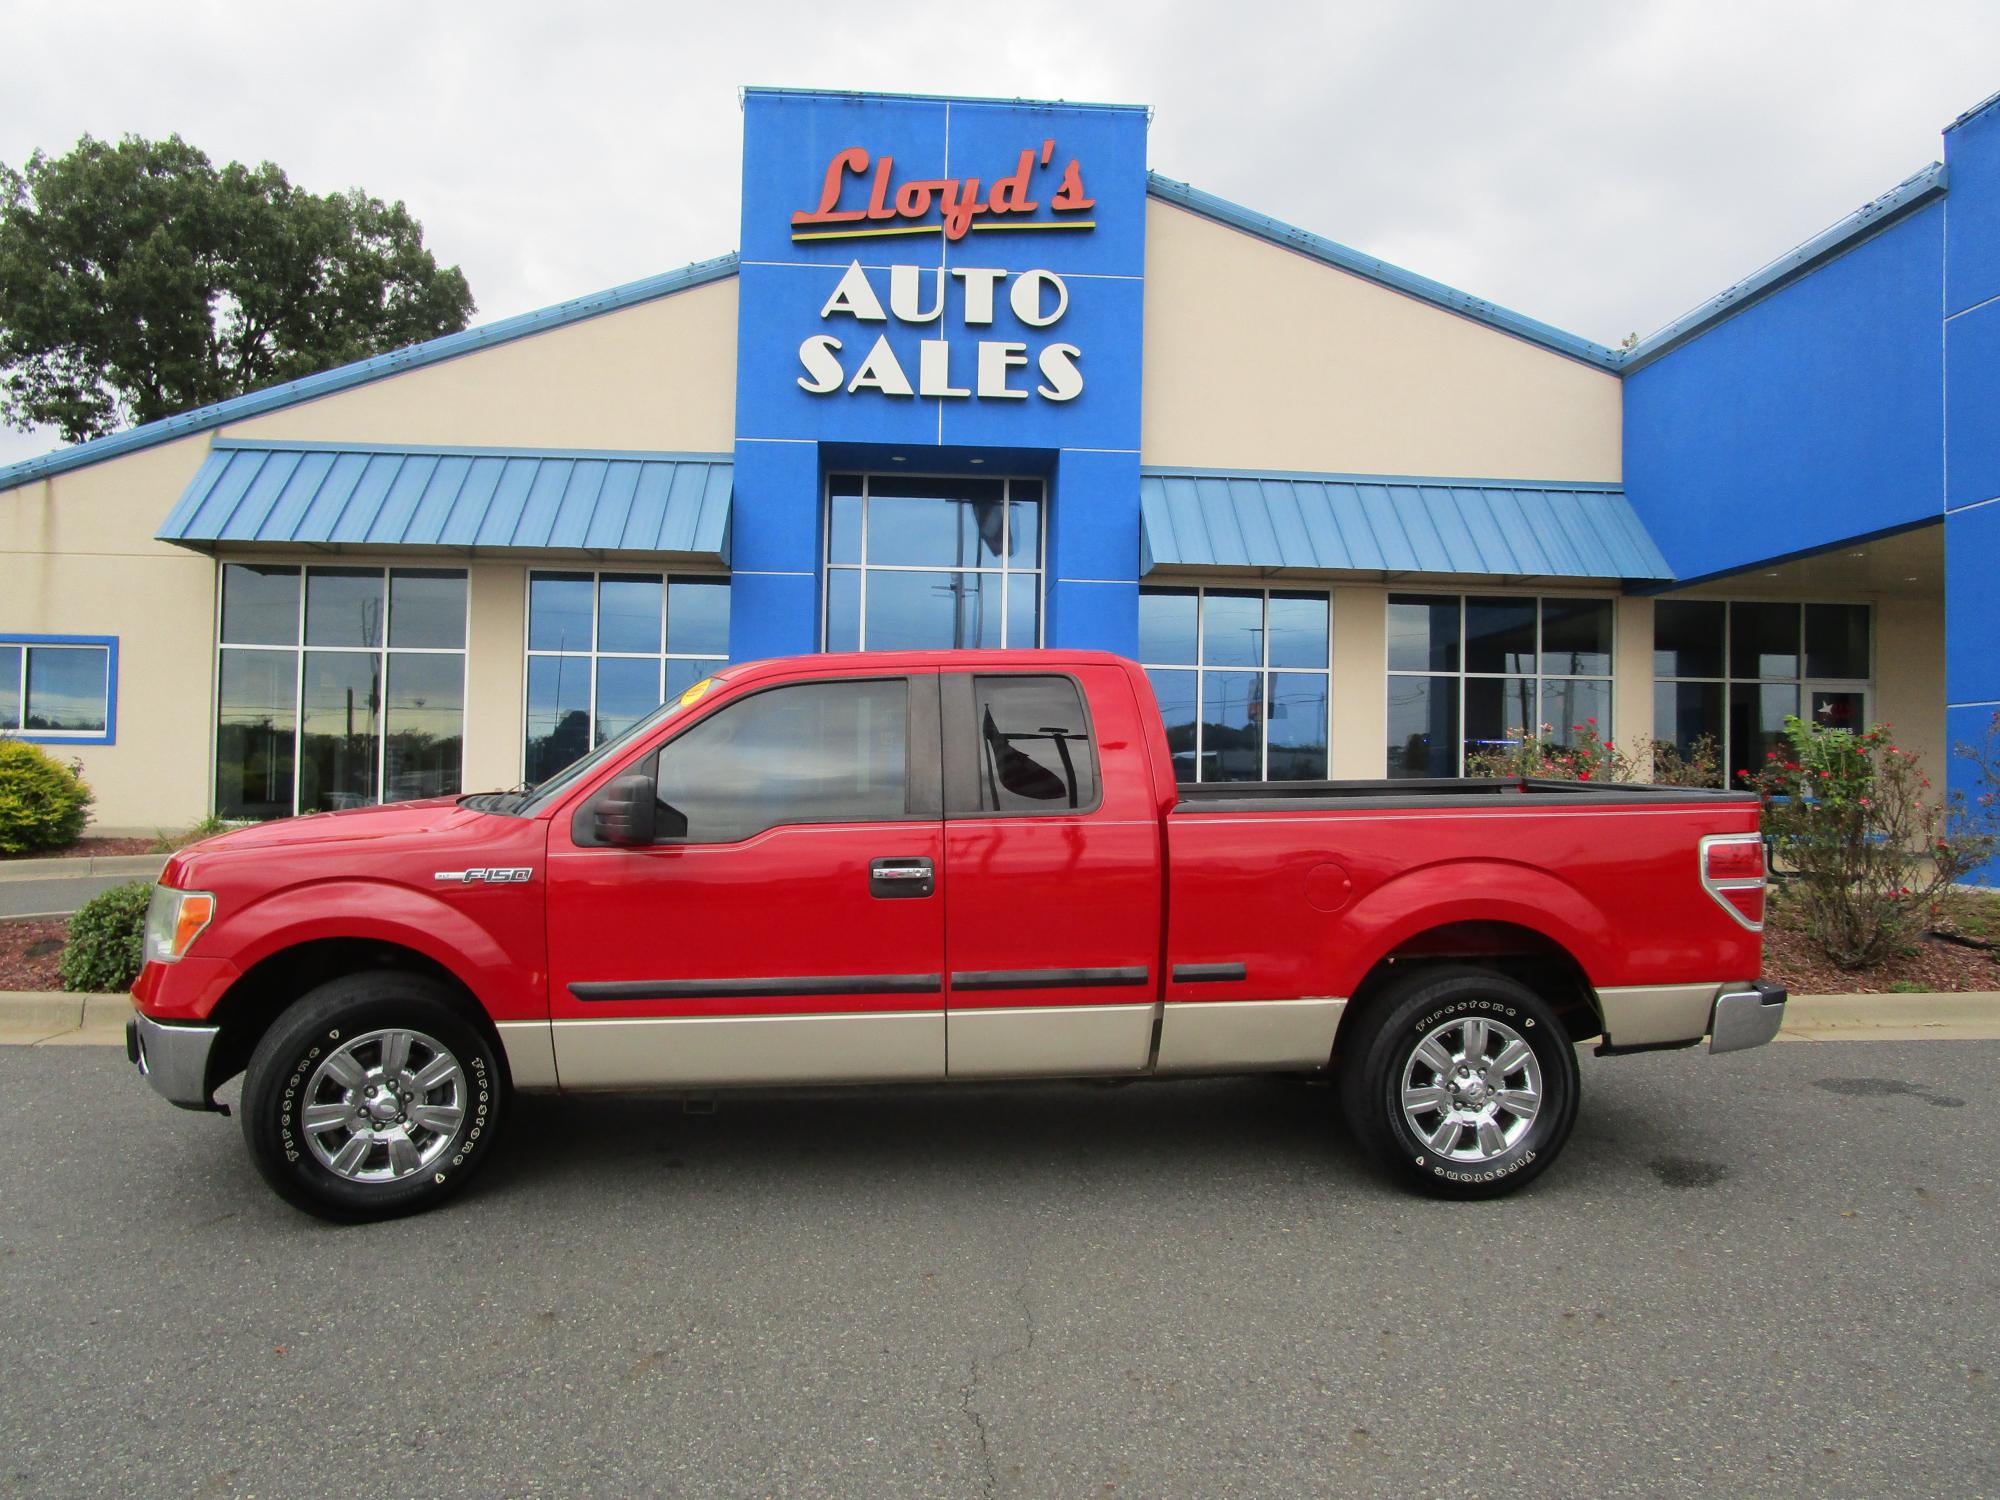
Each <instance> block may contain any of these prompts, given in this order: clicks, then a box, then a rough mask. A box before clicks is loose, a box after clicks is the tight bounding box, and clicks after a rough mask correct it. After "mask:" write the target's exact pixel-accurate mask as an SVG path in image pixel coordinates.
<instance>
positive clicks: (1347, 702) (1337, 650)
mask: <svg viewBox="0 0 2000 1500" xmlns="http://www.w3.org/2000/svg"><path fill="white" fill-rule="evenodd" d="M1388 668H1389V590H1388V589H1386V588H1377V587H1374V586H1372V585H1368V584H1341V585H1339V586H1337V587H1336V588H1335V589H1334V591H1333V738H1332V740H1331V741H1330V742H1329V747H1328V748H1329V751H1330V758H1331V760H1332V767H1331V771H1330V774H1331V775H1332V776H1333V777H1334V779H1336V780H1364V781H1372V780H1376V779H1378V778H1379V777H1381V776H1382V775H1383V773H1384V772H1385V771H1386V770H1387V768H1388V763H1389V750H1388V743H1389V679H1388V675H1387V674H1388Z"/></svg>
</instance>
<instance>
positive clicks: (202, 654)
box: [0, 437, 215, 832]
mask: <svg viewBox="0 0 2000 1500" xmlns="http://www.w3.org/2000/svg"><path fill="white" fill-rule="evenodd" d="M207 451H208V441H207V439H206V438H205V437H193V438H184V439H182V440H180V441H179V442H174V443H167V444H163V445H161V446H160V447H157V448H148V449H145V450H143V451H141V452H138V453H134V454H131V455H129V456H128V457H125V458H122V459H115V460H111V461H108V462H106V463H101V464H93V465H91V466H90V467H88V468H83V469H74V470H71V471H70V472H69V473H67V474H58V475H56V476H55V477H53V478H51V479H45V480H37V481H35V482H34V483H31V484H26V485H21V486H19V487H17V488H15V489H11V490H6V491H0V631H9V630H19V631H26V632H32V633H34V634H38V635H109V636H116V637H118V652H119V661H118V742H117V743H116V744H115V745H76V746H68V745H50V746H49V747H48V749H49V751H50V753H51V754H54V755H58V756H61V757H63V758H64V759H66V760H67V759H70V758H72V757H73V758H75V759H77V760H80V761H82V762H83V772H84V777H85V779H86V780H88V781H89V783H90V785H91V787H92V789H93V790H94V791H95V792H96V793H97V805H96V807H95V808H94V809H93V812H94V815H95V826H96V827H97V828H98V829H101V830H105V831H112V830H127V831H145V832H151V831H152V830H154V829H158V828H177V827H183V826H185V825H186V824H188V823H191V822H193V821H194V820H195V819H196V818H199V817H200V816H202V814H203V813H205V812H206V811H207V810H208V760H209V728H208V708H209V702H210V691H211V677H212V668H211V661H212V658H213V655H214V628H215V625H214V620H215V568H214V564H213V563H211V562H210V561H209V560H208V559H207V558H205V557H201V556H199V555H197V554H196V553H193V552H189V551H187V550H186V549H185V548H181V547H169V546H166V545H164V544H162V543H159V542H156V541H154V540H153V532H154V531H155V530H156V529H157V528H158V527H159V524H160V521H161V518H162V517H164V516H165V515H166V513H167V509H168V507H169V506H171V505H172V504H173V502H174V500H175V499H176V497H178V496H179V494H180V492H181V490H182V489H183V488H185V487H186V485H187V482H188V481H189V480H190V479H192V478H193V477H194V474H195V471H196V470H197V469H199V468H200V467H201V461H202V458H203V456H204V455H205V454H206V453H207Z"/></svg>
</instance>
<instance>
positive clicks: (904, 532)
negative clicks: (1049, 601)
mask: <svg viewBox="0 0 2000 1500" xmlns="http://www.w3.org/2000/svg"><path fill="white" fill-rule="evenodd" d="M822 639H823V640H824V642H825V646H826V649H827V650H829V651H931V650H954V649H962V648H968V647H1024V646H1038V645H1040V644H1041V639H1042V482H1041V481H1040V480H1039V479H973V478H966V477H962V476H925V475H907V474H836V475H834V476H833V477H832V478H831V479H830V480H829V481H828V484H827V526H826V618H825V631H824V634H823V636H822Z"/></svg>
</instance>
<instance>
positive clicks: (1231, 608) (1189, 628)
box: [1139, 587, 1332, 781]
mask: <svg viewBox="0 0 2000 1500" xmlns="http://www.w3.org/2000/svg"><path fill="white" fill-rule="evenodd" d="M1330 648H1331V606H1330V601H1329V598H1328V596H1327V595H1325V594H1308V593H1294V592H1288V591H1270V592H1266V591H1262V590H1256V589H1208V588H1171V587H1148V588H1142V589H1140V591H1139V655H1140V660H1141V662H1142V663H1143V664H1144V665H1145V667H1146V671H1147V676H1148V678H1149V679H1150V680H1151V681H1152V683H1153V688H1154V695H1155V696H1156V697H1157V698H1158V699H1159V702H1160V712H1161V715H1162V716H1163V717H1164V718H1165V720H1166V725H1167V746H1168V750H1169V752H1170V753H1171V754H1172V756H1173V763H1174V777H1175V779H1176V780H1177V781H1263V780H1272V781H1320V780H1324V779H1325V778H1326V776H1327V774H1328V772H1329V763H1328V743H1329V735H1328V731H1329V726H1330V722H1331V720H1330V714H1331V692H1330V689H1331V683H1332V677H1331V673H1330V671H1329V666H1330V663H1331V655H1330Z"/></svg>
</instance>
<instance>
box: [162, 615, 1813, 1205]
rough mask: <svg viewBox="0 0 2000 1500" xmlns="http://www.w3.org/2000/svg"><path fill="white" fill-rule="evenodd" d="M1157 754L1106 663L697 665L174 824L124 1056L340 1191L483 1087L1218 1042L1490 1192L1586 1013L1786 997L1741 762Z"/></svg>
mask: <svg viewBox="0 0 2000 1500" xmlns="http://www.w3.org/2000/svg"><path fill="white" fill-rule="evenodd" d="M1173 764H1174V763H1173V758H1172V754H1171V752H1170V750H1169V747H1168V742H1167V735H1166V732H1165V729H1164V728H1163V726H1162V723H1161V719H1160V714H1159V710H1158V708H1157V706H1156V705H1155V703H1154V700H1153V695H1152V692H1151V690H1150V688H1149V686H1148V684H1147V681H1146V678H1145V674H1144V673H1143V672H1142V671H1141V670H1140V669H1139V668H1138V667H1136V666H1135V665H1133V664H1132V663H1131V662H1128V661H1125V660H1123V659H1121V658H1118V657H1115V656H1109V655H1104V654H1100V653H1090V652H1072V651H1012V652H939V653H907V654H894V655H887V654H874V655H870V654H863V655H838V656H813V657H802V658H797V659H792V660H785V661H767V662H757V663H753V664H750V665H746V666H736V667H730V668H726V669H724V670H722V671H719V672H717V673H716V674H715V675H714V676H713V677H711V678H708V679H706V680H704V681H702V682H699V683H697V684H696V685H695V686H693V687H691V688H689V689H688V690H687V691H686V692H685V693H683V694H681V695H680V696H679V697H678V698H677V699H675V700H674V701H672V702H670V703H668V704H666V705H665V706H664V707H662V708H661V709H660V710H659V711H658V712H656V713H655V714H653V715H652V716H651V717H650V718H648V719H646V720H644V721H643V722H641V723H640V724H638V725H637V726H635V727H634V728H633V729H632V730H630V731H629V732H628V733H626V734H623V735H621V736H619V737H618V738H616V739H613V740H611V741H609V742H607V743H606V744H604V745H602V746H600V747H599V748H598V749H597V750H596V751H594V752H592V753H591V754H589V755H587V756H585V757H584V758H583V759H582V760H579V761H578V762H576V763H575V764H574V765H572V766H570V767H569V768H568V769H567V770H565V771H563V772H562V773H561V774H559V775H557V776H555V777H553V778H552V779H550V780H548V781H546V782H543V783H542V784H541V785H539V786H530V787H522V788H519V789H517V790H515V791H511V792H484V793H476V794H473V795H469V796H462V797H458V798H456V799H438V800H434V801H426V802H412V803H403V804H399V805H395V806H388V807H378V808H367V809H359V810H354V811H345V812H335V813H323V814H319V815H316V816H312V817H305V818H297V819H293V820H290V821H287V822H280V823H270V824H265V825H262V826H259V827H253V828H245V829H241V830H238V831H236V832H232V833H227V834H224V835H222V836H220V837H218V838H213V839H209V840H207V841H206V842H204V843H201V844H198V845H196V846H194V847H193V848H190V849H187V850H185V851H183V852H182V853H180V854H179V855H177V856H176V857H175V858H174V859H173V860H172V861H171V862H170V863H169V864H168V865H167V867H166V869H165V871H164V872H163V874H162V876H161V879H160V884H159V888H158V890H157V891H156V892H155V895H154V901H153V906H152V909H151V912H150V913H149V916H148V923H147V935H146V960H147V961H146V965H145V969H144V971H143V972H142V973H141V975H140V977H139V981H138V983H137V985H136V986H135V987H134V996H135V1000H136V1006H137V1015H136V1016H135V1018H134V1020H133V1021H132V1023H131V1026H130V1029H129V1033H128V1043H129V1050H130V1052H131V1055H132V1058H133V1061H134V1062H136V1063H137V1064H138V1066H139V1068H140V1069H141V1071H143V1072H144V1073H145V1075H146V1076H147V1077H148V1078H149V1079H150V1080H151V1082H152V1083H153V1085H154V1086H155V1087H156V1088H157V1089H158V1090H159V1091H160V1092H161V1093H162V1094H164V1095H165V1096H166V1097H167V1098H169V1099H171V1100H172V1101H173V1102H174V1103H176V1104H179V1105H183V1106H185V1107H188V1108H191V1109H218V1108H220V1106H218V1105H217V1104H216V1103H215V1102H214V1092H215V1090H216V1088H217V1087H218V1086H219V1085H221V1084H222V1083H223V1082H225V1081H226V1080H228V1079H229V1078H231V1077H233V1076H234V1075H236V1074H237V1073H239V1072H241V1073H245V1074H246V1075H247V1076H246V1078H245V1081H244V1085H243V1095H242V1102H241V1104H240V1106H239V1108H240V1110H241V1113H242V1117H243V1129H244V1134H245V1136H246V1137H247V1139H248V1142H249V1147H250V1152H251V1155H252V1157H253V1158H254V1159H255V1161H256V1164H257V1166H258V1168H259V1170H260V1171H261V1172H262V1173H263V1175H264V1176H265V1177H266V1179H267V1180H268V1181H269V1182H270V1184H271V1185H272V1186H273V1187H274V1188H275V1189H276V1190H277V1191H278V1192H279V1193H280V1194H282V1195H283V1196H284V1197H285V1198H287V1199H289V1200H290V1201H291V1202H293V1203H295V1204H297V1205H299V1206H300V1207H302V1208H305V1209H307V1210H309V1211H311V1212H313V1213H317V1214H320V1215H322V1216H325V1217H330V1218H338V1219H371V1218H380V1217H385V1216H388V1215H392V1214H398V1213H407V1212H410V1211H413V1210H416V1209H421V1208H426V1207H429V1206H431V1205H433V1204H435V1203H437V1202H439V1201H440V1200H442V1199H443V1198H445V1197H446V1196H447V1195H448V1194H450V1193H452V1192H453V1191H455V1190H457V1189H458V1188H459V1187H460V1186H462V1184H463V1183H464V1181H465V1179H466V1178H467V1177H468V1176H469V1175H470V1174H471V1173H472V1172H473V1170H474V1169H475V1168H477V1167H478V1166H479V1164H480V1163H481V1162H482V1161H484V1160H485V1158H486V1157H487V1156H488V1155H489V1154H491V1152H492V1150H493V1148H494V1142H495V1140H496V1138H497V1137H498V1135H499V1132H500V1130H501V1129H502V1127H503V1126H504V1125H505V1123H506V1120H507V1115H508V1110H509V1106H510V1102H511V1100H512V1098H513V1096H514V1094H515V1093H516V1091H518V1090H531V1089H539V1090H555V1089H561V1090H573V1089H671V1090H679V1091H693V1092H700V1093H706V1092H708V1091H710V1090H716V1089H722V1088H731V1087H744V1086H770V1085H784V1084H813V1085H821V1084H830V1083H873V1084H879V1083H889V1082H931V1083H935V1082H938V1081H942V1080H950V1079H963V1078H976V1079H998V1078H1083V1077H1100V1078H1101V1077H1158V1078H1173V1077H1187V1076H1190V1075H1198V1074H1218V1073H1224V1074H1226V1073H1247V1072H1298V1073H1320V1074H1330V1075H1331V1077H1332V1079H1333V1082H1334V1083H1335V1085H1336V1095H1337V1098H1338V1099H1339V1101H1340V1106H1341V1109H1342V1112H1343V1113H1344V1115H1345V1117H1346V1119H1347V1122H1348V1124H1349V1127H1350V1128H1351V1129H1352V1130H1353V1131H1355V1132H1356V1133H1357V1134H1358V1135H1359V1136H1360V1138H1361V1139H1362V1140H1364V1141H1365V1142H1366V1143H1367V1145H1368V1146H1369V1147H1370V1148H1371V1149H1372V1151H1373V1152H1374V1153H1375V1154H1376V1155H1377V1156H1378V1157H1379V1158H1380V1159H1381V1160H1382V1161H1383V1162H1384V1163H1385V1164H1386V1165H1387V1167H1388V1169H1389V1170H1390V1171H1391V1172H1392V1173H1394V1174H1396V1175H1399V1176H1400V1177H1402V1178H1404V1179H1405V1180H1407V1181H1409V1182H1410V1183H1412V1184H1414V1185H1418V1186H1421V1187H1423V1188H1426V1189H1429V1190H1431V1191H1433V1192H1437V1193H1442V1194H1445V1195H1448V1196H1452V1197H1461V1198H1472V1197H1483V1196H1488V1195H1491V1194H1495V1193H1499V1192H1503V1191H1506V1190H1507V1189H1510V1188H1513V1187H1518V1186H1519V1185H1520V1184H1522V1183H1524V1182H1526V1181H1527V1180H1528V1179H1529V1178H1531V1177H1533V1176H1535V1175H1536V1174H1537V1173H1538V1172H1540V1171H1542V1170H1543V1169H1544V1168H1546V1167H1547V1166H1548V1165H1549V1163H1550V1162H1551V1161H1553V1160H1554V1159H1555V1156H1556V1154H1557V1152H1558V1151H1560V1150H1561V1148H1562V1145H1563V1142H1564V1140H1565V1139H1566V1138H1567V1137H1568V1135H1569V1133H1570V1128H1571V1125H1572V1123H1573V1122H1574V1120H1575V1117H1576V1109H1577V1097H1578V1070H1577V1063H1576V1056H1575V1051H1574V1048H1575V1044H1576V1043H1578V1042H1581V1041H1585V1040H1588V1039H1590V1038H1599V1039H1601V1050H1603V1051H1610V1052H1631V1051H1642V1050H1648V1049H1654V1048H1666V1047H1681V1046H1692V1045H1694V1044H1695V1043H1697V1042H1699V1041H1700V1040H1701V1039H1702V1038H1703V1037H1704V1036H1706V1037H1709V1038H1711V1042H1710V1045H1711V1048H1712V1050H1714V1051H1726V1050H1730V1049H1733V1048H1738V1047H1748V1046H1754V1045H1756V1044H1758V1043H1761V1042H1765V1041H1768V1040H1769V1039H1770V1038H1771V1037H1772V1036H1773V1035H1775V1034H1776V1032H1777V1030H1778V1026H1779V1023H1780V1020H1781V1019H1782V1017H1783V1014H1784V1002H1785V995H1784V992H1783V991H1782V990H1780V989H1778V988H1777V987H1776V986H1773V985H1770V984H1766V983H1762V982H1760V981H1759V980H1758V978H1757V975H1758V970H1759V959H1760V956H1761V942H1762V940H1761V938H1760V936H1759V931H1760V928H1761V925H1762V919H1763V903H1764V851H1763V845H1762V844H1761V842H1760V841H1759V838H1758V831H1757V805H1756V802H1755V801H1754V799H1752V798H1751V797H1749V796H1747V795H1744V794H1738V793H1730V792H1704V791H1689V790H1685V789H1678V788H1667V787H1649V786H1617V787H1611V786H1592V785H1590V784H1588V783H1576V782H1540V781H1536V782H1510V781H1476V780H1475V781H1385V782H1277V783H1246V784H1240V785H1234V786H1231V785H1205V786H1179V785H1176V784H1175V781H1174V771H1173Z"/></svg>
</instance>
